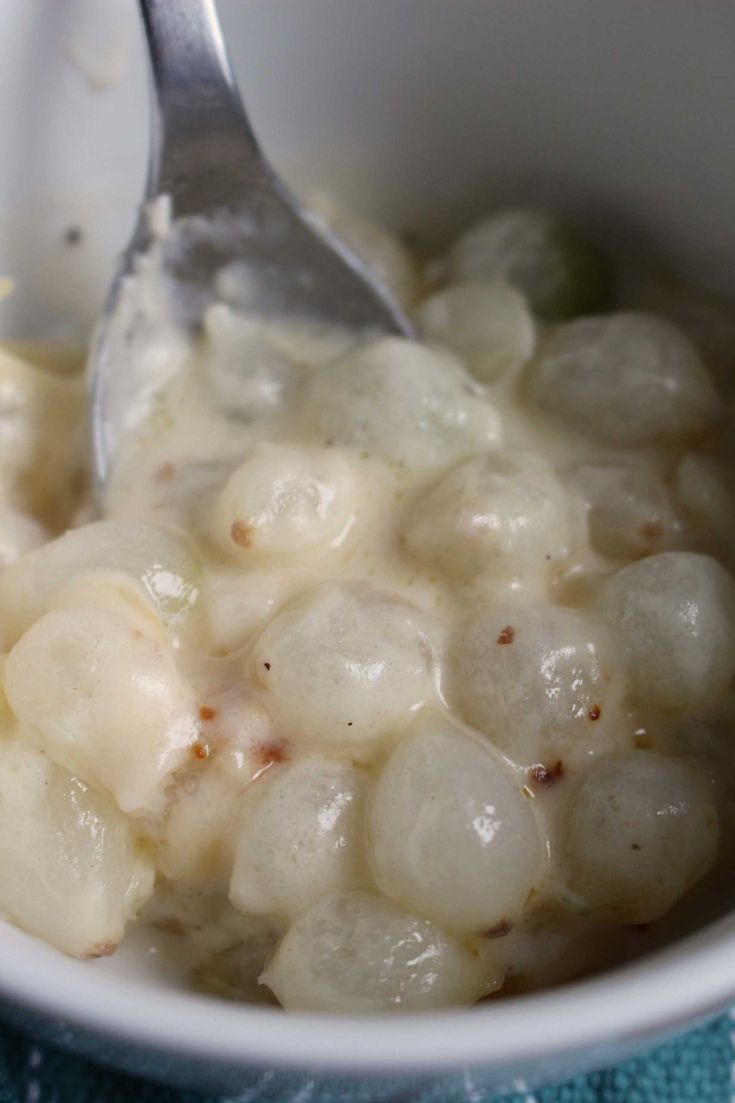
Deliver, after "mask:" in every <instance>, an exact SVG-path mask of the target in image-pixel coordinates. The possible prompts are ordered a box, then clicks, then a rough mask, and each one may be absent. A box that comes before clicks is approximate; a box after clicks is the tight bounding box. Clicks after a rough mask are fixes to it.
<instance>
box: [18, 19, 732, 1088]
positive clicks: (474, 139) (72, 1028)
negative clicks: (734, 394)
mask: <svg viewBox="0 0 735 1103" xmlns="http://www.w3.org/2000/svg"><path fill="white" fill-rule="evenodd" d="M221 7H222V9H223V10H222V15H223V21H224V24H225V29H226V32H227V37H228V40H229V44H230V49H231V53H232V55H233V57H234V61H235V66H236V69H237V71H238V73H239V76H240V78H241V83H242V87H243V90H244V93H245V97H246V100H247V102H248V105H249V107H250V109H251V113H252V118H253V121H254V124H255V128H256V130H257V131H258V133H259V134H260V136H261V138H262V140H263V143H264V145H265V147H266V149H267V150H268V151H269V153H270V154H271V155H272V156H273V158H274V159H275V160H276V162H277V163H279V164H280V165H281V166H282V168H283V170H284V172H285V173H286V175H287V176H288V177H289V178H290V179H291V181H292V182H293V183H295V184H296V185H299V186H308V185H312V184H317V183H318V184H323V183H325V182H326V183H329V184H331V185H333V186H334V188H335V190H336V191H337V192H342V193H344V194H345V195H347V196H354V197H355V198H356V200H357V201H358V203H359V204H362V205H363V206H364V207H366V208H367V209H368V210H374V211H375V212H380V213H381V214H382V215H384V216H386V215H387V217H388V219H389V220H392V221H394V222H395V223H396V224H397V225H402V226H405V227H413V226H422V227H424V228H427V227H428V228H429V230H430V231H431V232H432V233H436V234H441V233H442V232H443V231H445V230H446V229H449V228H451V227H452V226H456V225H457V224H458V223H460V222H461V220H462V218H463V217H467V216H468V215H472V214H474V213H477V212H481V211H482V210H484V209H487V208H489V207H491V206H492V205H494V204H496V203H499V202H503V201H512V202H518V201H519V200H520V201H524V202H526V201H529V202H535V203H539V204H542V205H547V206H550V207H552V208H554V209H556V210H559V211H561V212H564V213H568V214H570V215H572V216H573V217H574V219H575V220H576V221H577V222H578V223H582V224H583V225H585V226H586V227H587V228H588V230H589V231H590V232H591V233H592V234H593V235H594V236H596V237H598V238H600V240H601V241H603V242H607V243H612V244H613V245H614V247H615V249H616V250H618V251H621V252H625V251H629V250H633V251H635V252H642V253H648V254H653V255H660V256H661V257H662V258H663V259H665V260H668V261H671V262H673V263H674V265H676V266H678V267H679V268H680V269H681V270H682V271H685V272H689V273H691V274H692V275H693V277H694V278H695V279H697V280H700V281H701V282H703V283H707V284H711V285H712V286H715V287H720V288H723V289H726V288H727V287H728V285H731V286H735V250H734V249H733V248H732V241H733V230H734V229H735V204H734V203H733V200H732V180H733V178H735V128H733V126H732V119H731V108H730V104H731V103H732V101H733V98H735V66H733V63H732V43H733V41H735V7H734V6H731V5H710V6H706V7H702V6H701V5H693V4H691V3H690V0H668V2H667V4H666V5H665V6H664V5H660V4H641V3H640V2H639V0H615V2H614V3H613V2H612V0H611V2H609V3H605V4H603V3H597V4H590V3H589V0H555V2H554V3H553V4H543V5H542V4H537V3H533V2H532V0H492V2H490V0H486V2H482V0H451V3H450V2H449V0H372V2H371V3H370V4H367V3H364V2H361V0H279V2H278V3H277V4H274V3H272V2H271V0H248V3H247V4H243V3H238V2H237V0H230V2H228V3H225V2H224V0H223V2H222V4H221ZM0 98H1V102H2V104H3V110H2V112H1V113H0V150H1V151H2V163H3V167H4V172H3V175H2V177H0V257H1V258H2V269H3V270H2V272H0V275H6V274H7V275H10V276H13V277H14V278H15V279H16V280H17V284H18V288H17V292H16V294H15V295H14V296H13V297H12V298H11V299H10V300H8V301H7V302H6V303H4V304H3V307H2V310H1V311H0V324H1V325H2V329H3V331H4V332H5V333H9V334H12V335H16V336H32V335H33V336H43V337H48V338H54V339H59V340H69V341H78V340H79V339H80V338H83V337H84V336H85V334H86V332H87V330H88V327H89V324H90V322H91V319H92V318H93V316H94V313H95V311H96V310H97V309H98V307H99V304H100V301H101V298H102V295H103V293H104V288H105V286H106V283H107V281H108V279H109V276H110V270H111V265H112V261H113V256H114V253H115V251H116V250H117V249H118V248H119V247H120V246H121V245H122V244H123V242H124V240H125V238H126V236H127V234H128V231H129V229H130V226H131V224H132V221H133V214H134V208H135V202H136V199H137V196H138V195H139V193H140V190H141V186H142V180H143V174H144V166H145V154H146V143H147V97H146V88H145V67H144V64H143V54H142V49H141V43H140V39H139V33H138V26H137V22H136V12H135V6H134V4H133V3H132V0H105V2H104V3H103V2H102V0H63V2H62V0H58V2H57V0H4V3H3V4H2V5H0ZM72 226H73V227H78V228H80V229H81V230H82V234H83V239H82V241H81V243H79V244H69V243H68V242H67V241H66V231H67V230H68V229H69V228H70V227H72ZM733 963H735V919H724V920H720V921H719V922H717V923H715V924H712V925H711V926H709V927H708V928H707V929H706V930H703V931H702V932H700V933H699V934H697V935H696V936H694V937H691V938H689V939H686V940H684V941H682V942H679V943H678V944H676V945H675V946H672V947H670V948H669V949H667V950H665V951H663V952H661V953H658V954H656V955H654V956H652V957H649V958H647V959H646V960H644V961H642V962H640V963H637V964H634V965H631V966H627V967H625V968H623V969H619V970H614V971H612V972H608V973H605V974H602V975H600V976H598V977H596V978H594V979H591V980H586V981H583V982H579V983H575V984H570V985H567V986H565V987H563V988H560V989H558V990H556V991H551V992H548V993H544V994H541V995H534V996H525V997H516V998H512V999H509V1000H506V1001H503V1002H500V1003H496V1004H489V1005H488V1004H486V1005H483V1006H482V1007H480V1008H478V1009H476V1010H474V1011H472V1012H470V1013H457V1012H452V1013H449V1012H447V1013H442V1014H436V1015H426V1016H422V1017H407V1018H400V1019H393V1020H391V1021H390V1022H387V1021H386V1020H369V1021H367V1020H355V1019H349V1018H344V1017H343V1018H333V1017H324V1016H319V1017H317V1016H293V1017H287V1016H285V1015H283V1014H282V1013H280V1012H277V1011H274V1010H271V1009H259V1008H251V1007H247V1006H239V1005H236V1004H233V1003H225V1002H222V1001H218V1000H216V999H213V998H207V997H204V996H201V995H196V994H193V993H190V992H185V991H182V990H181V989H180V988H179V987H177V985H176V983H175V981H174V980H173V979H172V978H170V977H167V976H166V975H165V973H163V972H162V971H161V970H160V969H159V968H157V966H156V962H155V961H154V960H153V959H138V960H136V959H135V958H134V957H131V955H130V954H129V953H128V954H125V953H124V952H122V953H120V954H118V955H116V956H115V958H113V959H111V960H109V961H105V962H98V963H94V964H91V963H79V962H75V961H72V960H69V959H66V958H64V957H62V956H61V955H59V954H57V953H56V952H55V951H53V950H51V949H49V948H48V947H46V946H43V945H41V944H39V943H37V942H35V941H34V940H32V939H30V938H28V937H26V936H25V935H23V934H21V933H20V932H18V931H16V930H13V929H12V928H10V927H7V926H5V925H0V993H2V994H3V996H4V1000H5V1004H4V1010H5V1012H6V1013H7V1014H9V1015H12V1016H13V1018H14V1020H15V1021H19V1020H20V1021H21V1022H23V1023H26V1024H27V1025H29V1026H30V1027H32V1028H34V1029H40V1030H42V1031H43V1032H44V1033H45V1034H47V1035H49V1036H51V1037H53V1038H54V1039H55V1040H57V1041H61V1042H63V1043H64V1044H67V1045H69V1046H72V1047H75V1048H77V1049H79V1050H82V1051H84V1052H87V1053H91V1054H93V1055H94V1056H96V1057H98V1058H99V1059H102V1060H107V1061H110V1062H112V1063H115V1064H118V1065H120V1066H121V1067H125V1068H128V1069H132V1070H135V1071H139V1072H141V1073H145V1074H149V1075H154V1076H157V1077H160V1078H163V1079H167V1080H170V1081H172V1082H177V1083H183V1084H186V1085H187V1086H190V1087H202V1088H208V1089H213V1090H214V1089H216V1090H221V1091H229V1092H233V1091H237V1092H239V1093H241V1094H240V1096H239V1098H240V1099H241V1100H243V1101H245V1100H248V1099H252V1100H256V1099H257V1100H258V1101H259V1103H260V1101H266V1100H269V1099H274V1100H275V1099H278V1100H279V1101H281V1103H283V1101H285V1100H286V1099H288V1098H293V1099H294V1100H296V1099H298V1100H299V1101H300V1103H306V1101H307V1100H311V1099H318V1098H327V1097H328V1096H329V1093H330V1092H331V1093H332V1098H339V1099H340V1100H347V1099H349V1098H353V1097H354V1098H358V1097H359V1098H361V1099H363V1100H379V1099H380V1100H383V1099H385V1100H388V1099H392V1098H394V1097H395V1098H397V1097H398V1096H404V1097H405V1096H406V1093H407V1092H408V1091H409V1090H410V1091H413V1092H414V1093H415V1094H414V1096H412V1098H428V1097H429V1096H431V1097H433V1095H434V1093H436V1098H437V1099H441V1100H442V1103H452V1101H453V1100H460V1099H462V1100H470V1101H472V1103H475V1101H477V1100H480V1099H481V1098H482V1099H484V1098H486V1095H485V1094H484V1093H486V1092H487V1093H490V1094H492V1093H493V1092H496V1091H501V1090H510V1089H514V1088H515V1089H517V1090H523V1087H524V1086H525V1085H533V1084H535V1083H537V1082H540V1081H548V1080H550V1079H553V1078H557V1077H561V1076H566V1075H571V1074H572V1073H574V1072H578V1071H581V1070H583V1069H586V1068H589V1067H593V1066H599V1065H602V1064H609V1063H611V1062H613V1061H616V1060H618V1059H619V1058H621V1057H623V1056H625V1055H627V1054H629V1053H631V1052H633V1051H634V1050H635V1049H636V1048H639V1047H641V1046H642V1045H644V1044H647V1043H650V1042H652V1041H653V1040H654V1039H659V1038H662V1037H664V1036H666V1035H668V1034H670V1033H672V1032H674V1031H676V1030H679V1029H681V1028H683V1027H684V1026H686V1025H689V1024H690V1023H691V1022H692V1021H693V1020H695V1019H696V1018H698V1017H702V1016H705V1015H709V1014H711V1013H714V1012H715V1011H717V1010H718V1009H720V1008H721V1007H723V1006H724V1005H725V1004H726V1003H727V1002H728V1001H729V1000H731V999H733V998H735V969H734V968H733ZM358 1078H362V1080H359V1079H358ZM365 1078H369V1081H370V1083H369V1086H368V1087H367V1088H366V1087H365V1082H364V1081H365ZM361 1086H362V1091H361V1090H360V1088H361ZM422 1091H423V1092H425V1093H426V1096H423V1095H420V1092H422Z"/></svg>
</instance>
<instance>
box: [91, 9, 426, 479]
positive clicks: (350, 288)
mask: <svg viewBox="0 0 735 1103" xmlns="http://www.w3.org/2000/svg"><path fill="white" fill-rule="evenodd" d="M139 3H140V10H141V14H142V17H143V24H144V27H145V33H146V39H147V43H148V50H149V55H150V61H151V74H152V90H153V125H152V140H151V148H150V157H149V165H148V181H147V185H146V189H145V197H144V206H143V207H142V208H141V214H140V216H139V219H138V224H137V228H136V230H135V232H134V234H133V237H132V240H131V241H130V244H129V245H128V248H127V250H126V252H125V254H124V256H123V258H122V262H121V266H120V269H119V271H118V274H117V276H116V277H115V279H114V281H113V284H112V287H111V290H110V293H109V296H108V300H107V304H106V307H105V310H104V312H103V315H102V318H101V320H100V322H99V324H98V327H97V332H96V335H95V339H94V341H93V345H92V351H91V357H90V379H91V395H92V397H91V417H92V448H93V465H94V475H95V484H96V490H97V496H98V501H101V499H102V498H103V497H104V491H105V487H106V484H107V482H108V479H109V476H110V472H111V468H112V464H113V461H114V457H115V453H116V451H117V449H118V448H119V446H120V443H121V440H122V439H123V438H124V435H125V432H126V430H127V429H129V428H130V426H131V424H132V423H133V422H134V421H135V416H136V415H135V410H136V409H137V408H138V407H139V406H140V403H141V395H142V394H144V393H145V391H146V388H147V387H148V388H150V380H149V379H147V378H146V373H147V372H148V364H149V360H150V356H149V353H150V349H151V347H153V346H155V339H156V334H155V332H154V330H155V326H156V320H155V318H154V317H152V316H150V314H148V313H147V311H146V307H145V305H144V304H141V302H137V301H136V300H135V296H134V295H133V294H132V292H131V288H132V286H133V284H134V281H135V278H136V273H137V274H139V273H140V271H141V267H142V265H144V264H145V260H144V259H143V258H146V257H147V256H148V257H149V256H150V253H151V250H156V256H157V257H158V261H159V262H160V264H161V270H162V271H164V272H165V275H166V281H165V283H166V288H165V290H164V289H163V287H162V288H161V296H162V298H163V299H164V300H165V309H166V311H167V313H168V315H169V316H170V318H171V319H172V320H173V321H174V322H175V324H176V325H177V326H178V327H181V328H183V329H185V330H187V331H189V332H196V329H197V327H198V326H199V325H200V323H201V316H202V312H203V310H204V309H205V307H206V306H207V305H208V304H209V303H210V302H212V301H213V299H214V297H215V291H214V285H215V280H216V277H217V274H218V273H219V272H221V271H222V270H223V268H226V267H227V266H228V265H232V264H233V263H238V262H245V263H246V264H247V270H248V307H249V308H250V309H254V310H256V311H257V312H258V313H259V314H261V315H263V316H265V317H268V316H279V317H283V316H288V317H291V318H303V319H309V320H313V321H314V322H316V323H324V324H325V325H327V326H331V325H336V326H340V327H345V328H348V329H351V330H358V331H362V330H369V331H375V332H378V333H384V334H403V335H411V326H410V324H409V323H408V321H407V319H406V318H405V316H404V315H403V313H402V311H401V310H400V308H399V307H398V306H397V305H396V303H395V302H394V301H393V299H392V297H391V295H390V294H389V292H388V291H387V290H386V289H385V288H384V287H383V286H382V285H381V284H380V283H379V282H378V281H377V280H376V279H375V278H374V277H373V276H372V274H371V273H370V272H369V271H368V269H367V268H366V266H365V265H364V264H363V263H362V262H361V261H360V260H359V259H358V258H357V257H355V256H354V255H353V254H352V253H351V252H350V251H349V250H348V249H347V248H346V247H345V246H344V245H342V244H341V242H339V241H338V240H337V239H336V238H335V237H333V236H332V235H330V234H329V233H328V232H327V231H326V230H325V229H324V227H323V226H322V225H321V224H317V223H316V222H315V221H314V220H313V219H312V218H310V216H309V215H308V213H307V212H306V211H305V210H304V209H303V208H302V207H301V205H300V204H299V203H298V201H297V200H296V199H295V198H294V197H293V196H292V195H291V193H290V192H289V191H288V190H287V189H286V187H285V186H284V184H283V183H282V182H281V180H280V179H279V178H278V176H277V175H276V174H275V172H274V171H273V169H272V168H271V166H270V165H269V163H268V162H267V160H266V159H265V157H264V156H263V153H262V152H261V150H260V147H259V145H258V143H257V141H256V139H255V136H254V135H253V132H252V129H251V127H250V123H249V121H248V118H247V115H246V114H245V109H244V107H243V104H242V100H241V98H240V94H239V92H238V89H237V86H236V84H235V80H234V77H233V75H232V71H231V69H230V66H229V63H228V60H227V56H226V53H225V48H224V43H223V40H222V34H221V31H220V27H219V23H218V20H217V14H216V10H215V6H214V0H139ZM161 195H166V196H168V197H170V202H171V205H172V212H173V219H174V221H173V224H172V225H173V229H174V231H175V232H173V233H169V234H166V235H165V236H164V237H163V238H162V239H161V240H156V234H155V232H154V231H153V229H152V226H151V220H150V217H149V216H148V215H147V214H146V206H145V204H148V203H150V201H151V200H153V199H155V198H156V197H157V196H161ZM142 350H146V355H142ZM150 355H153V356H155V353H152V354H150Z"/></svg>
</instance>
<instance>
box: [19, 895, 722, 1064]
mask: <svg viewBox="0 0 735 1103" xmlns="http://www.w3.org/2000/svg"><path fill="white" fill-rule="evenodd" d="M2 933H3V935H4V933H5V932H4V931H3V932H2ZM12 934H13V937H11V938H9V939H8V938H5V937H3V938H0V994H1V995H2V996H3V997H5V998H6V999H8V1000H10V1001H12V1002H13V1003H14V1004H15V1005H16V1006H21V1007H22V1008H25V1009H28V1010H29V1011H32V1012H34V1013H35V1014H36V1015H39V1014H40V1015H41V1016H42V1017H43V1018H44V1019H51V1018H54V1019H56V1020H59V1019H61V1020H63V1023H64V1027H65V1028H70V1027H71V1028H78V1029H80V1030H82V1031H84V1032H86V1033H90V1034H95V1035H103V1036H105V1037H107V1038H108V1039H115V1040H119V1041H124V1042H126V1043H127V1044H130V1045H137V1046H139V1047H141V1048H144V1049H147V1050H149V1051H150V1050H153V1051H156V1052H159V1053H161V1052H164V1053H166V1054H168V1055H171V1056H182V1057H183V1056H186V1057H187V1058H188V1059H192V1058H193V1059H195V1060H199V1061H202V1062H205V1063H211V1062H220V1063H224V1064H226V1065H229V1066H231V1067H232V1066H237V1067H241V1068H244V1067H247V1068H250V1069H252V1068H257V1067H260V1068H278V1069H283V1070H292V1071H294V1070H302V1071H303V1070H308V1069H314V1068H317V1067H318V1069H319V1072H320V1073H322V1074H323V1073H341V1074H345V1073H351V1074H353V1075H371V1074H372V1075H381V1074H390V1073H399V1072H409V1071H410V1072H411V1073H412V1074H414V1075H415V1074H417V1073H422V1072H423V1073H430V1072H431V1073H436V1072H441V1071H444V1072H449V1071H455V1072H456V1071H457V1070H458V1069H462V1068H465V1067H470V1068H473V1067H474V1068H485V1069H487V1068H491V1067H494V1066H495V1067H512V1066H517V1065H518V1066H519V1065H522V1064H523V1063H524V1062H535V1061H540V1060H543V1059H545V1058H554V1059H555V1060H556V1059H559V1058H561V1057H563V1056H564V1055H565V1054H572V1053H576V1052H580V1051H582V1050H591V1049H594V1048H595V1047H597V1048H598V1050H599V1049H600V1047H603V1048H604V1049H606V1050H607V1049H609V1047H611V1046H613V1045H615V1046H625V1045H626V1044H627V1045H631V1044H632V1043H635V1042H638V1043H640V1042H641V1041H643V1040H645V1039H647V1038H654V1037H655V1036H663V1035H665V1034H671V1033H675V1032H676V1031H677V1030H680V1029H683V1028H684V1027H686V1026H688V1025H693V1022H692V1021H693V1020H696V1019H701V1018H703V1017H706V1016H708V1015H712V1014H714V1013H716V1012H717V1011H719V1010H722V1009H724V1008H725V1006H726V1005H727V1004H728V1002H730V1001H732V999H733V998H735V970H734V969H733V963H734V962H735V930H734V929H733V926H732V917H730V918H729V919H728V918H727V917H725V918H724V919H720V920H717V921H716V922H715V923H713V924H710V925H709V926H707V927H706V928H704V929H702V930H700V931H699V932H697V933H696V934H694V935H690V936H688V937H687V938H685V939H682V940H680V941H678V942H676V943H674V944H672V945H671V946H669V947H667V948H666V949H664V950H660V951H657V952H655V953H653V954H650V955H648V956H646V957H644V958H641V959H640V960H639V961H636V962H634V963H632V964H627V965H625V966H622V967H619V968H615V969H612V970H610V971H608V972H606V973H602V974H598V975H596V976H593V977H590V978H588V979H584V980H579V981H575V982H572V983H570V984H566V985H562V986H560V987H558V988H555V989H549V990H546V991H544V992H540V993H534V994H529V995H519V996H510V997H508V998H507V999H504V1000H498V1001H497V1002H493V1001H490V1002H489V1003H487V1004H483V1005H482V1006H481V1007H477V1008H475V1009H473V1010H472V1011H469V1012H468V1011H465V1010H462V1011H460V1010H448V1011H437V1012H424V1013H422V1014H416V1013H414V1014H407V1015H405V1016H396V1017H392V1018H390V1019H389V1020H388V1021H389V1022H390V1030H387V1029H386V1016H384V1015H381V1016H377V1015H376V1016H373V1017H365V1016H360V1017H358V1016H354V1017H352V1016H346V1015H332V1014H316V1013H303V1014H301V1013H300V1014H298V1015H290V1016H289V1015H285V1014H284V1013H283V1012H282V1011H280V1010H279V1009H277V1008H271V1007H259V1006H255V1005H247V1004H238V1003H235V1002H230V1001H225V1000H222V999H218V998H216V997H213V996H207V995H200V994H197V993H192V992H186V991H178V990H169V989H163V990H160V991H156V990H155V989H151V987H150V986H149V985H145V986H144V985H141V984H140V983H138V982H136V980H135V978H131V977H120V976H118V975H114V974H112V973H108V972H106V971H105V970H103V969H95V967H94V965H93V964H90V963H87V964H85V963H80V962H79V961H75V960H73V959H69V958H66V957H65V956H64V955H63V954H60V953H59V952H58V951H55V950H52V949H51V948H50V947H48V946H45V945H43V944H41V943H38V942H37V941H36V940H35V939H33V938H32V937H30V936H27V935H23V934H22V932H18V931H15V930H14V929H13V930H12ZM16 935H18V936H20V939H21V942H20V946H21V950H24V951H25V952H18V944H17V942H16V945H15V946H14V945H13V942H15V941H16V939H15V936H16ZM29 948H30V951H31V952H28V950H29ZM429 1038H430V1045H427V1039H429Z"/></svg>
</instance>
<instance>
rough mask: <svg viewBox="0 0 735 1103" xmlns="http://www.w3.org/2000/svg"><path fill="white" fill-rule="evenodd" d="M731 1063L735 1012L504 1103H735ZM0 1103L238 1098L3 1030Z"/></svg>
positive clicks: (228, 1102)
mask: <svg viewBox="0 0 735 1103" xmlns="http://www.w3.org/2000/svg"><path fill="white" fill-rule="evenodd" d="M734 1062H735V1013H733V1014H731V1016H723V1017H722V1018H720V1019H717V1020H716V1021H715V1022H713V1023H711V1024H710V1025H708V1026H706V1027H702V1028H701V1029H699V1030H694V1031H692V1032H691V1033H689V1034H686V1035H684V1036H683V1037H682V1038H679V1039H677V1040H676V1041H674V1042H669V1043H668V1044H667V1045H664V1046H661V1047H660V1048H658V1049H655V1050H653V1051H652V1052H650V1053H649V1054H647V1055H646V1056H643V1057H639V1058H636V1059H635V1060H632V1061H626V1062H625V1063H624V1064H621V1065H618V1066H617V1067H616V1068H614V1069H609V1070H607V1071H605V1072H598V1073H594V1074H592V1075H590V1076H581V1077H578V1078H577V1079H576V1080H570V1081H568V1082H567V1083H565V1084H559V1085H556V1086H554V1087H549V1088H542V1089H539V1090H537V1091H534V1092H527V1093H524V1094H522V1095H515V1096H507V1097H506V1099H505V1100H504V1101H503V1103H690V1101H691V1103H733V1101H734V1100H735V1094H734V1093H735V1082H734V1081H733V1068H734ZM0 1103H237V1095H234V1096H229V1097H218V1098H217V1099H215V1098H214V1097H212V1096H203V1095H199V1094H198V1093H194V1092H188V1091H179V1090H176V1089H174V1088H165V1087H161V1086H160V1085H158V1084H152V1083H145V1082H144V1081H142V1080H137V1079H135V1078H133V1077H130V1076H123V1075H121V1074H119V1073H115V1072H112V1071H110V1070H108V1069H105V1068H102V1067H101V1066H99V1065H95V1064H92V1063H91V1062H90V1061H86V1060H83V1059H82V1058H81V1057H75V1056H72V1055H70V1054H68V1053H64V1052H62V1051H61V1050H58V1049H55V1048H53V1047H51V1046H49V1045H46V1044H43V1043H37V1042H35V1041H33V1040H32V1039H30V1038H28V1037H27V1036H25V1035H23V1034H20V1033H19V1032H17V1031H15V1030H12V1029H10V1028H9V1027H2V1028H0ZM253 1103H257V1101H253ZM284 1103H288V1101H287V1100H285V1099H284ZM405 1103H422V1100H421V1098H420V1097H417V1098H416V1099H413V1098H412V1099H407V1100H406V1101H405Z"/></svg>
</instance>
